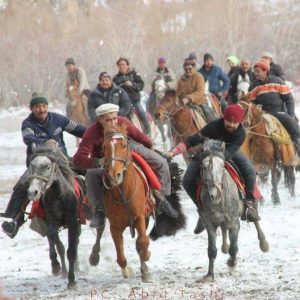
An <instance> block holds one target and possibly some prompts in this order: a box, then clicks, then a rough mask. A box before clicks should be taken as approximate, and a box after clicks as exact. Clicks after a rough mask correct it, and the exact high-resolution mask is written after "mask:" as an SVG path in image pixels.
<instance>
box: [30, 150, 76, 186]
mask: <svg viewBox="0 0 300 300" xmlns="http://www.w3.org/2000/svg"><path fill="white" fill-rule="evenodd" d="M37 156H46V157H47V158H49V159H50V160H51V161H52V162H54V163H57V164H58V166H59V169H60V171H61V172H62V174H63V176H64V177H65V178H66V179H67V180H68V181H69V178H70V176H72V175H73V174H74V173H73V171H72V169H71V168H70V165H69V160H68V157H67V156H66V155H65V154H64V153H63V152H62V151H61V150H60V149H59V148H55V149H53V148H51V147H49V146H46V145H41V146H39V147H38V148H36V150H35V151H34V153H33V154H32V155H31V157H30V160H29V162H31V161H32V160H33V159H34V158H36V157H37Z"/></svg>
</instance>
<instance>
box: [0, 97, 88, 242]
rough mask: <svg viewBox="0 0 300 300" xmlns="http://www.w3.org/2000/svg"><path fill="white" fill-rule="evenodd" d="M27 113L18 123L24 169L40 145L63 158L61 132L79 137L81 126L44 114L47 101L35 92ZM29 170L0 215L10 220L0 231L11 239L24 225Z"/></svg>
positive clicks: (63, 144) (83, 130)
mask: <svg viewBox="0 0 300 300" xmlns="http://www.w3.org/2000/svg"><path fill="white" fill-rule="evenodd" d="M30 109H31V114H30V115H29V116H28V117H27V118H26V119H25V120H24V121H23V123H22V136H23V141H24V143H25V144H26V146H27V159H26V166H27V167H28V166H29V161H30V156H31V155H32V153H33V149H34V148H36V147H39V146H41V145H46V146H47V147H50V148H51V147H53V148H56V147H59V148H60V149H61V150H62V152H63V153H64V154H65V155H66V156H67V149H66V145H65V142H64V138H63V132H64V131H65V132H68V133H70V134H72V135H74V136H76V137H79V138H81V137H82V136H83V134H84V132H85V129H86V128H85V127H84V126H81V125H79V124H76V123H75V122H73V121H71V120H70V119H68V118H67V117H65V116H63V115H60V114H57V113H53V112H48V99H47V98H45V97H44V96H43V95H41V94H39V93H33V94H32V99H31V101H30ZM29 175H30V174H29V170H28V169H27V170H26V171H25V172H24V174H23V175H22V176H21V177H20V179H19V181H18V182H17V183H16V185H15V186H14V188H13V193H12V195H11V198H10V200H9V203H8V205H7V208H6V211H5V213H1V214H0V216H1V217H4V218H12V219H13V221H12V222H7V221H5V222H3V224H2V229H3V231H4V232H5V233H6V234H7V235H8V236H9V237H10V238H14V237H15V235H16V234H17V232H18V230H19V228H20V227H21V226H22V225H23V224H24V222H25V220H24V211H23V210H22V209H25V208H26V206H27V205H28V203H29V201H28V200H27V190H28V187H29Z"/></svg>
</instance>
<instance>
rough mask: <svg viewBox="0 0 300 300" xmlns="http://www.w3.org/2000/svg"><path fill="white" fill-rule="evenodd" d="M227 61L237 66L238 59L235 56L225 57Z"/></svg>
mask: <svg viewBox="0 0 300 300" xmlns="http://www.w3.org/2000/svg"><path fill="white" fill-rule="evenodd" d="M227 60H229V61H231V62H232V63H233V64H234V65H235V66H237V65H238V64H239V62H240V61H239V59H238V58H237V57H236V56H235V55H230V56H228V57H227Z"/></svg>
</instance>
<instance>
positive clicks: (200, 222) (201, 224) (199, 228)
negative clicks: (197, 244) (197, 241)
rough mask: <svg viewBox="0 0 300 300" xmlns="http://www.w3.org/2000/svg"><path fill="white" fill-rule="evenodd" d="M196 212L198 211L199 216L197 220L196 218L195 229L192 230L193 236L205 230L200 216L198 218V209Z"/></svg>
mask: <svg viewBox="0 0 300 300" xmlns="http://www.w3.org/2000/svg"><path fill="white" fill-rule="evenodd" d="M197 211H198V214H199V218H198V222H197V225H196V227H195V229H194V233H195V234H199V233H201V232H202V231H203V230H204V229H205V226H204V224H203V220H202V218H201V216H200V211H199V208H198V210H197Z"/></svg>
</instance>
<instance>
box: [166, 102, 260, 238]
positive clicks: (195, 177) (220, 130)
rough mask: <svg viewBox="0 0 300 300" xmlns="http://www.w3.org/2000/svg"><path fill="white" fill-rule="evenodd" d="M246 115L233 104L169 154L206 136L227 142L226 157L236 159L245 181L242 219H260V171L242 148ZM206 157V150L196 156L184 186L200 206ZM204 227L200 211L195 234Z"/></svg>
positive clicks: (186, 174)
mask: <svg viewBox="0 0 300 300" xmlns="http://www.w3.org/2000/svg"><path fill="white" fill-rule="evenodd" d="M243 118H244V110H243V109H242V107H241V106H240V105H238V104H232V105H229V106H228V107H227V108H226V109H225V111H224V117H223V118H220V119H217V120H214V121H212V122H210V123H209V124H207V125H206V126H205V127H203V128H202V129H201V130H200V131H199V132H198V133H196V134H195V135H193V136H190V137H188V138H187V139H186V140H185V141H184V142H183V143H180V144H178V145H177V146H176V147H175V148H174V149H172V150H171V151H169V152H168V155H169V156H171V157H173V156H175V155H178V154H180V153H182V152H183V151H185V150H186V149H189V148H191V147H193V146H196V145H197V144H199V143H201V144H202V143H203V142H204V141H205V139H206V138H208V139H215V140H220V141H223V142H225V152H224V156H225V160H227V161H228V160H232V161H233V162H234V164H236V166H237V167H238V169H239V171H240V173H241V175H242V178H243V179H244V182H245V192H246V198H245V210H244V213H243V216H242V217H241V218H242V220H248V221H250V222H254V221H258V220H260V217H259V216H258V213H257V202H255V199H254V194H253V193H254V188H255V182H256V173H255V170H254V167H253V166H252V164H251V162H250V161H249V160H248V159H247V158H246V157H245V155H244V154H243V153H242V152H240V151H239V149H240V147H241V146H242V144H243V142H244V140H245V137H246V132H245V129H244V128H243V125H242V124H241V123H242V121H243ZM202 157H203V154H202V152H200V153H198V154H196V155H194V156H193V157H192V159H191V161H190V163H189V165H188V168H187V170H186V173H185V174H184V177H183V182H182V185H183V187H184V189H185V190H186V192H187V194H188V195H189V196H190V198H191V199H192V200H193V202H194V203H195V204H196V206H197V207H198V203H197V200H198V199H197V190H196V189H197V183H198V182H199V181H200V178H199V177H200V163H199V160H201V158H202ZM198 212H199V208H198ZM204 229H205V225H204V224H203V221H202V219H201V217H200V213H199V219H198V223H197V226H196V228H195V230H194V233H195V234H199V233H201V232H202V231H203V230H204Z"/></svg>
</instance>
